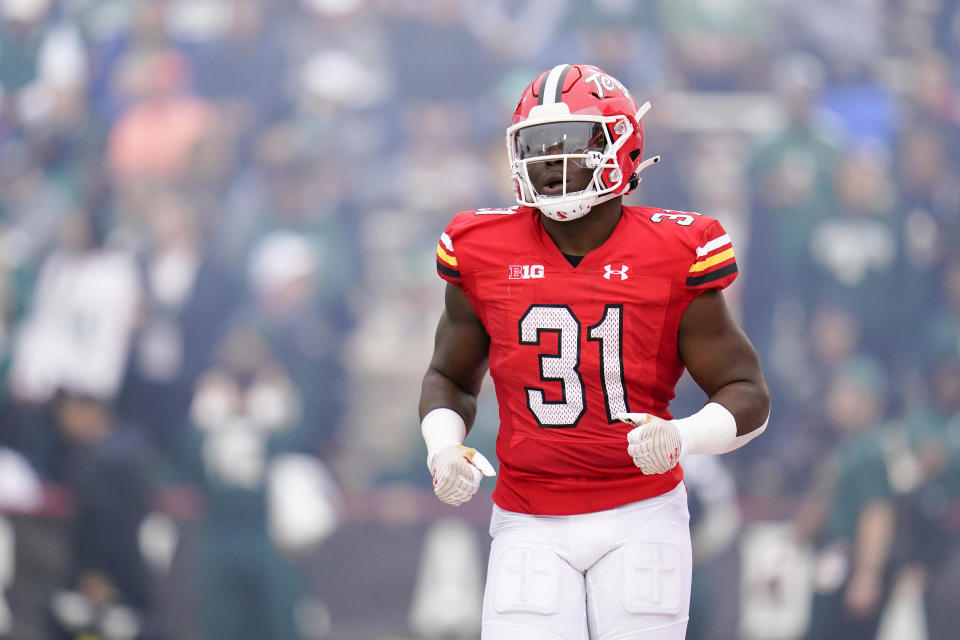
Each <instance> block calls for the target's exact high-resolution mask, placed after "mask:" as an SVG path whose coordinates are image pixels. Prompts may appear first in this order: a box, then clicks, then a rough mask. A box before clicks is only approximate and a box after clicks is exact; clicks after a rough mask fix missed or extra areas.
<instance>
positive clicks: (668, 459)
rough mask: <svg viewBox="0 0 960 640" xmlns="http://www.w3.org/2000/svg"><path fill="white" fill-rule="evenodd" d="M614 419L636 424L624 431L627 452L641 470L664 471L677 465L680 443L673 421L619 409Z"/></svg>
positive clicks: (652, 472)
mask: <svg viewBox="0 0 960 640" xmlns="http://www.w3.org/2000/svg"><path fill="white" fill-rule="evenodd" d="M617 420H620V421H621V422H626V423H627V424H632V425H636V428H635V429H633V430H632V431H630V433H628V434H627V443H628V444H627V453H629V454H630V457H631V458H633V464H635V465H637V466H638V467H640V470H641V471H643V473H644V474H646V475H648V476H649V475H654V474H658V473H666V472H667V471H670V469H673V468H674V467H675V466H677V462H679V461H680V453H681V449H682V447H683V439H682V438H681V437H680V431H679V429H677V425H675V424H673V423H672V422H670V421H669V420H664V419H662V418H658V417H657V416H652V415H650V414H649V413H620V414H618V415H617Z"/></svg>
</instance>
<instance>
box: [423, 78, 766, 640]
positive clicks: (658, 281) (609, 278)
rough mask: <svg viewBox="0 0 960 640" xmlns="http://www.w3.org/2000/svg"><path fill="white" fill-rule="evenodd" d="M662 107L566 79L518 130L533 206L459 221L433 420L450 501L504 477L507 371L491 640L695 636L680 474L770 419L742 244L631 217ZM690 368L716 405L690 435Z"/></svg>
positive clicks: (684, 225) (699, 223)
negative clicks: (728, 300) (679, 391)
mask: <svg viewBox="0 0 960 640" xmlns="http://www.w3.org/2000/svg"><path fill="white" fill-rule="evenodd" d="M649 106H650V105H649V103H644V104H643V105H642V106H639V107H638V106H637V104H636V102H635V101H634V99H633V98H632V97H631V95H630V93H629V92H628V91H627V89H626V88H625V87H624V86H623V85H622V84H621V83H620V82H619V81H617V80H616V79H615V78H613V77H611V76H610V75H608V74H606V73H604V71H602V70H601V69H598V68H597V67H594V66H590V65H585V64H561V65H558V66H556V67H553V68H552V69H549V70H547V71H544V72H543V73H541V74H540V75H539V76H538V77H537V78H536V80H534V81H533V82H532V83H531V84H530V85H529V86H528V87H527V88H526V89H525V90H524V92H523V95H522V96H521V98H520V103H519V105H518V106H517V109H516V113H515V114H514V118H513V124H512V125H511V126H510V127H509V128H508V129H507V136H506V137H507V152H508V157H509V162H510V167H511V172H512V177H513V180H514V181H515V183H516V195H517V201H518V202H519V205H518V206H513V207H511V208H508V209H492V210H491V209H487V210H483V209H481V210H477V211H465V212H462V213H459V214H457V215H456V217H454V218H453V220H452V222H450V224H449V225H448V226H447V228H446V230H445V231H444V232H443V233H442V234H441V236H440V242H439V244H438V245H437V270H438V272H439V275H440V277H441V278H443V279H444V280H446V282H447V285H446V294H445V309H444V311H443V313H442V315H441V317H440V321H439V326H438V327H437V333H436V343H435V350H434V353H433V357H432V360H431V362H430V365H429V368H428V370H427V373H426V375H425V376H424V379H423V387H422V393H421V398H420V417H421V430H422V434H423V437H424V440H425V441H426V445H427V451H428V455H427V466H428V468H429V470H430V473H431V474H432V476H433V484H434V492H435V493H436V495H437V497H438V498H439V499H440V500H442V501H443V502H445V503H447V504H450V505H453V506H457V505H460V504H462V503H463V502H466V501H467V500H469V499H470V498H471V497H472V496H473V495H474V494H475V493H476V492H477V490H478V487H479V485H480V481H481V478H482V476H484V475H488V476H492V475H494V469H493V468H492V466H491V465H490V463H489V461H488V460H487V459H486V458H485V457H484V456H483V455H482V454H481V453H479V452H477V451H476V450H474V449H472V448H470V447H466V446H464V445H463V441H464V438H465V437H466V434H467V432H468V431H469V429H470V425H471V424H472V423H473V420H474V416H475V413H476V399H477V393H478V392H479V390H480V385H481V382H482V380H483V378H484V376H485V374H486V372H487V370H488V369H489V371H490V375H491V377H492V379H493V382H494V385H495V388H496V394H497V401H498V404H499V410H500V427H499V432H498V436H497V445H496V453H497V459H498V460H499V464H500V472H499V477H498V478H497V483H496V488H495V489H494V492H493V500H494V503H495V506H494V510H493V516H492V521H491V525H490V532H491V535H492V538H493V541H492V547H491V553H490V560H489V567H488V572H487V584H486V588H485V593H484V602H483V631H482V638H483V640H513V639H520V638H522V639H523V640H548V639H549V640H557V639H560V638H569V639H570V640H583V639H584V638H590V639H592V640H613V639H614V638H616V639H617V640H623V639H626V638H644V639H654V638H656V639H668V638H669V639H674V638H683V637H684V633H685V629H686V625H687V615H688V611H689V598H690V579H691V577H690V576H691V551H690V532H689V524H688V520H689V514H688V511H687V502H686V492H685V490H684V486H683V482H682V480H683V470H682V468H681V465H680V464H679V463H680V462H681V460H682V459H683V457H684V456H686V455H689V454H695V453H700V454H720V453H726V452H728V451H731V450H733V449H736V448H738V447H741V446H743V445H744V444H746V443H747V442H748V441H750V440H751V439H753V438H754V437H755V436H757V435H759V434H760V433H761V432H762V431H763V430H764V429H765V427H766V424H767V420H768V416H769V409H770V407H769V393H768V391H767V387H766V383H765V381H764V377H763V373H762V371H761V369H760V365H759V363H758V359H757V356H756V352H755V351H754V349H753V346H752V345H751V343H750V342H749V340H748V339H747V337H746V336H745V335H744V333H743V332H742V331H741V330H740V328H739V327H738V326H737V324H736V323H735V321H734V320H733V319H732V318H731V315H730V313H729V311H728V309H727V307H726V305H725V303H724V298H723V295H722V293H721V290H722V289H723V288H724V287H726V286H727V285H729V284H730V283H731V282H732V281H733V280H734V278H735V277H736V275H737V263H736V259H735V257H734V251H733V245H732V244H731V240H730V237H729V236H728V235H727V233H726V232H725V231H724V229H723V227H722V226H721V225H720V223H719V222H717V221H716V220H714V219H711V218H708V217H707V216H704V215H700V214H698V213H688V212H682V211H672V210H668V209H660V208H652V207H634V206H625V205H624V204H623V202H622V199H623V196H624V195H626V194H627V193H629V192H630V191H631V190H632V189H634V188H635V187H636V186H637V184H638V183H639V181H640V176H639V174H640V171H641V170H643V169H644V168H645V167H646V166H648V165H649V164H651V163H653V162H656V161H657V160H658V159H659V158H657V157H654V158H650V159H648V160H645V161H643V160H642V157H641V156H642V153H643V128H642V125H641V117H642V116H643V114H644V113H645V112H646V110H647V109H649ZM684 368H686V369H687V370H688V371H689V372H690V374H691V376H692V378H693V379H694V380H695V381H696V382H697V384H698V385H699V386H700V387H701V388H702V389H703V390H704V392H705V393H706V394H707V396H708V402H707V404H706V405H705V406H704V407H703V408H702V409H701V410H700V411H699V412H697V413H695V414H694V415H691V416H688V417H685V418H682V419H674V417H673V416H672V415H671V413H670V411H669V409H668V406H669V403H670V400H671V399H672V398H673V396H674V386H675V384H676V383H677V381H678V379H679V378H680V375H681V374H682V372H683V370H684Z"/></svg>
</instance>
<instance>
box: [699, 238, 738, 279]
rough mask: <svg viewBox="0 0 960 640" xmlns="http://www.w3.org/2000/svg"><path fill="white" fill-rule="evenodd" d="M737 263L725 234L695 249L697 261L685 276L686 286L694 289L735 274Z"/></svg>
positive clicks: (731, 245)
mask: <svg viewBox="0 0 960 640" xmlns="http://www.w3.org/2000/svg"><path fill="white" fill-rule="evenodd" d="M736 271H737V262H736V259H735V257H734V255H733V244H731V242H730V236H729V235H727V234H726V233H725V234H723V235H722V236H719V237H717V238H714V239H713V240H711V241H709V242H708V243H706V244H705V245H703V246H702V247H697V261H696V262H694V263H693V266H691V267H690V272H689V273H688V274H687V286H688V287H695V286H697V285H700V284H706V283H708V282H713V281H714V280H719V279H720V278H722V277H724V276H727V275H730V274H731V273H736Z"/></svg>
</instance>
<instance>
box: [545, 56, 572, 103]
mask: <svg viewBox="0 0 960 640" xmlns="http://www.w3.org/2000/svg"><path fill="white" fill-rule="evenodd" d="M568 71H570V65H569V64H558V65H557V66H555V67H554V68H553V69H550V72H549V73H547V75H546V76H544V78H543V83H542V84H541V85H540V96H539V97H538V98H537V104H538V105H541V104H556V103H557V102H560V96H561V95H562V94H563V81H564V79H565V78H566V77H567V72H568Z"/></svg>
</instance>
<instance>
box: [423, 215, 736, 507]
mask: <svg viewBox="0 0 960 640" xmlns="http://www.w3.org/2000/svg"><path fill="white" fill-rule="evenodd" d="M437 271H438V273H439V275H440V277H442V278H443V279H444V280H446V281H447V282H450V283H452V284H454V285H456V286H457V287H460V288H461V289H462V290H463V291H464V293H465V294H466V295H467V298H468V299H469V300H470V302H471V304H472V305H473V308H474V310H475V311H476V313H477V316H478V317H479V318H480V320H481V321H482V322H483V325H484V327H485V328H486V330H487V333H488V334H489V336H490V360H489V363H490V375H491V377H492V379H493V382H494V386H495V388H496V395H497V402H498V405H499V410H500V427H499V432H498V435H497V448H496V450H497V458H498V460H499V462H500V473H499V476H498V479H497V486H496V488H495V490H494V494H493V498H494V501H495V502H496V503H497V505H499V506H500V507H501V508H503V509H506V510H508V511H516V512H522V513H531V514H540V515H567V514H574V513H587V512H593V511H601V510H604V509H610V508H613V507H616V506H620V505H623V504H627V503H629V502H635V501H637V500H641V499H644V498H649V497H652V496H655V495H659V494H661V493H664V492H666V491H669V490H670V489H672V488H673V487H675V486H676V485H677V484H678V483H679V482H680V481H681V479H682V477H683V476H682V474H683V472H682V469H681V468H680V466H677V467H675V468H674V469H672V470H671V471H670V472H668V473H665V474H662V475H650V476H645V475H643V473H641V471H640V470H639V469H638V468H637V467H636V466H634V464H633V461H632V459H631V458H630V456H629V455H628V453H627V438H626V435H627V432H628V431H629V430H630V428H631V427H630V426H629V425H627V424H624V423H622V422H619V421H618V420H616V419H615V416H616V415H617V414H618V413H620V412H647V413H651V414H653V415H657V416H660V417H662V418H666V419H670V418H672V415H671V414H670V412H669V409H668V406H669V404H670V401H671V400H672V399H673V397H674V387H675V385H676V383H677V381H678V380H679V378H680V376H681V374H682V373H683V369H684V367H683V363H682V362H681V361H680V357H679V355H678V352H677V331H678V328H679V323H680V318H681V316H682V315H683V312H684V311H685V310H686V308H687V306H688V305H689V304H690V301H691V300H693V299H694V298H695V297H696V296H698V295H699V294H701V293H702V292H704V291H706V290H708V289H722V288H724V287H726V286H727V285H729V284H730V283H731V282H733V280H734V278H736V275H737V264H736V259H735V257H734V253H733V246H732V244H731V241H730V237H729V236H728V235H727V233H726V232H725V231H724V229H723V227H722V226H721V225H720V223H719V222H717V221H716V220H714V219H712V218H708V217H706V216H702V215H699V214H696V213H687V212H680V211H670V210H664V209H654V208H648V207H624V208H623V215H622V217H621V219H620V221H619V222H618V223H617V226H616V228H615V229H614V231H613V233H612V234H611V236H610V237H609V238H608V239H607V240H606V241H605V242H604V243H603V244H602V245H601V246H600V247H598V248H597V249H595V250H593V251H591V252H590V253H588V254H587V255H586V256H584V257H583V259H582V260H581V261H580V262H579V264H578V265H577V266H573V265H572V264H571V263H570V262H569V261H568V260H567V259H566V257H565V256H564V255H563V254H562V253H561V252H560V250H559V249H558V248H557V246H556V244H554V242H553V240H552V239H551V238H550V236H549V235H548V234H547V232H546V230H545V229H544V227H543V224H542V221H541V218H540V213H539V211H537V210H536V209H531V208H528V207H512V208H510V209H499V210H478V211H466V212H462V213H460V214H458V215H457V216H456V217H455V218H454V219H453V220H452V221H451V223H450V224H449V225H448V226H447V228H446V230H445V231H444V232H443V234H442V235H441V238H440V242H439V243H438V245H437Z"/></svg>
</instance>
